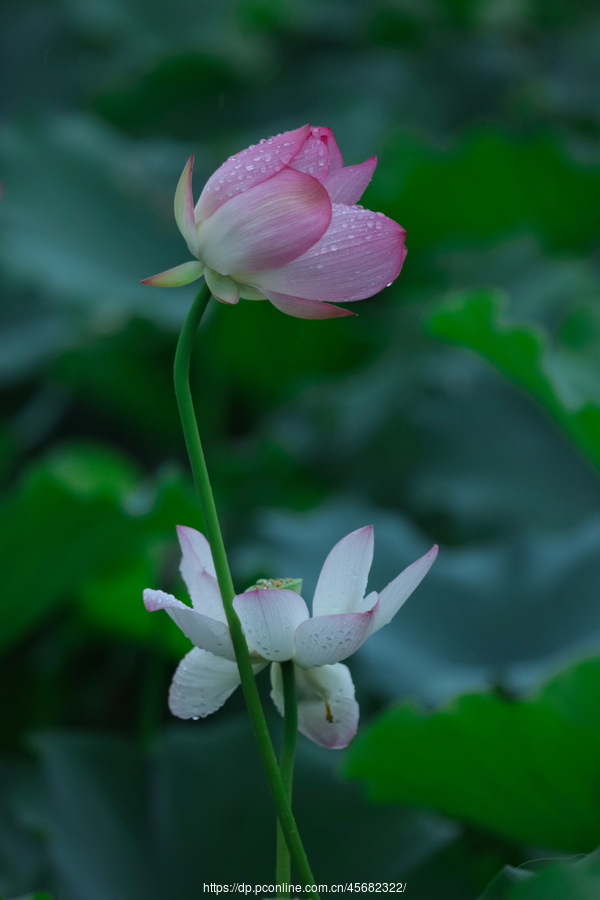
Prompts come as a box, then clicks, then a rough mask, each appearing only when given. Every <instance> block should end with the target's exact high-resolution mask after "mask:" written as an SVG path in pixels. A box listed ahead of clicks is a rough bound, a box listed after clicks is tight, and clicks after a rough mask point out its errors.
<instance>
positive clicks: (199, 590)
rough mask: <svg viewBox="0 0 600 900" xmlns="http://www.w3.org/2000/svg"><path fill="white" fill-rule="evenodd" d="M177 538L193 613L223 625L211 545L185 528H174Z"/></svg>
mask: <svg viewBox="0 0 600 900" xmlns="http://www.w3.org/2000/svg"><path fill="white" fill-rule="evenodd" d="M177 538H178V540H179V546H180V547H181V563H180V565H179V571H180V572H181V577H182V578H183V580H184V582H185V586H186V587H187V589H188V593H189V595H190V597H191V599H192V603H193V604H194V609H196V610H198V612H201V613H203V614H204V615H206V616H210V617H211V618H213V619H218V620H219V621H220V622H226V621H227V619H226V617H225V610H224V609H223V603H222V601H221V593H220V591H219V586H218V584H217V573H216V571H215V564H214V562H213V558H212V553H211V549H210V544H209V543H208V541H207V540H206V538H205V537H204V535H203V534H201V533H200V532H199V531H196V529H195V528H190V527H189V526H187V525H178V526H177Z"/></svg>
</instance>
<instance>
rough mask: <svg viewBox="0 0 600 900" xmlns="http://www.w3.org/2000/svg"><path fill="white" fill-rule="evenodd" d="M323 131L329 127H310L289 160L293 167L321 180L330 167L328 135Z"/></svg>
mask: <svg viewBox="0 0 600 900" xmlns="http://www.w3.org/2000/svg"><path fill="white" fill-rule="evenodd" d="M323 131H329V129H328V128H327V129H323V128H312V129H311V133H310V134H309V136H308V137H307V139H306V140H305V141H304V143H303V145H302V147H301V148H300V150H299V152H298V153H297V154H296V156H294V158H293V160H292V161H291V162H290V166H291V167H292V168H293V169H297V170H298V171H299V172H306V173H307V174H308V175H313V176H314V177H315V178H318V179H319V181H321V182H323V181H324V179H325V177H326V176H327V174H328V172H329V170H330V167H331V161H330V154H329V147H328V137H327V135H325V134H322V132H323ZM334 144H335V141H334ZM336 147H337V144H336ZM338 152H339V151H338Z"/></svg>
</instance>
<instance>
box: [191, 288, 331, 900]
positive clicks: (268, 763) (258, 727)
mask: <svg viewBox="0 0 600 900" xmlns="http://www.w3.org/2000/svg"><path fill="white" fill-rule="evenodd" d="M209 300H210V291H209V289H208V287H207V286H206V283H203V284H202V287H201V288H200V290H199V291H198V293H197V295H196V297H195V299H194V302H193V304H192V306H191V308H190V311H189V313H188V315H187V317H186V320H185V322H184V325H183V328H182V330H181V335H180V337H179V341H178V344H177V350H176V352H175V365H174V377H175V396H176V398H177V405H178V407H179V415H180V418H181V425H182V428H183V434H184V438H185V445H186V448H187V452H188V456H189V459H190V465H191V468H192V474H193V476H194V483H195V485H196V492H197V494H198V500H199V502H200V508H201V510H202V516H203V519H204V530H205V537H206V538H207V540H208V542H209V544H210V547H211V550H212V554H213V559H214V563H215V570H216V573H217V581H218V583H219V589H220V591H221V598H222V600H223V607H224V609H225V616H226V618H227V624H228V625H229V630H230V633H231V641H232V643H233V648H234V650H235V658H236V662H237V665H238V669H239V672H240V678H241V682H242V690H243V692H244V698H245V700H246V705H247V707H248V713H249V715H250V721H251V723H252V728H253V731H254V737H255V739H256V742H257V744H258V750H259V754H260V758H261V762H262V764H263V768H264V770H265V773H266V776H267V780H268V782H269V787H270V789H271V794H272V796H273V800H274V802H275V807H276V809H277V815H278V818H279V822H280V824H281V829H282V831H283V834H284V835H285V840H286V843H287V846H288V849H289V852H290V854H291V856H292V859H293V861H294V867H295V869H296V872H297V874H298V876H299V877H300V878H301V879H302V882H303V884H306V885H314V884H315V880H314V878H313V875H312V872H311V870H310V866H309V863H308V858H307V856H306V852H305V850H304V847H303V845H302V841H301V839H300V834H299V832H298V826H297V825H296V821H295V819H294V816H293V814H292V811H291V808H290V805H289V802H288V797H287V792H286V788H285V786H284V783H283V780H282V777H281V773H280V771H279V767H278V765H277V758H276V756H275V751H274V750H273V744H272V743H271V737H270V735H269V730H268V728H267V722H266V719H265V714H264V711H263V708H262V705H261V702H260V697H259V694H258V688H257V687H256V682H255V680H254V672H253V671H252V664H251V662H250V655H249V653H248V647H247V645H246V639H245V637H244V634H243V632H242V627H241V625H240V620H239V619H238V617H237V614H236V612H235V610H234V608H233V598H234V596H235V591H234V587H233V581H232V578H231V573H230V571H229V563H228V561H227V555H226V553H225V545H224V543H223V536H222V534H221V527H220V525H219V520H218V517H217V510H216V506H215V501H214V497H213V493H212V488H211V485H210V481H209V477H208V470H207V468H206V460H205V458H204V452H203V450H202V444H201V442H200V434H199V431H198V425H197V422H196V415H195V411H194V402H193V399H192V393H191V390H190V383H189V371H190V360H191V354H192V348H193V344H194V339H195V337H196V332H197V330H198V326H199V325H200V322H201V320H202V316H203V314H204V311H205V309H206V307H207V305H208V301H209ZM310 896H311V897H317V898H318V894H315V893H313V892H312V891H311V892H310Z"/></svg>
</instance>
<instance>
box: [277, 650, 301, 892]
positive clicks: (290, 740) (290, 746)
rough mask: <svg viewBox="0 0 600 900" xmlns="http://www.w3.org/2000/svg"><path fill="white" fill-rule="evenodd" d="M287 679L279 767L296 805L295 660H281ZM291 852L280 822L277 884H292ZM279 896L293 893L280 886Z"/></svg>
mask: <svg viewBox="0 0 600 900" xmlns="http://www.w3.org/2000/svg"><path fill="white" fill-rule="evenodd" d="M281 677H282V680H283V707H284V720H283V721H284V725H283V743H282V745H281V755H280V757H279V771H280V772H281V779H282V781H283V786H284V788H285V792H286V796H287V801H288V803H289V805H290V809H291V806H292V788H293V783H294V757H295V755H296V738H297V736H298V701H297V699H296V670H295V668H294V663H293V662H292V661H291V660H288V662H283V663H281ZM291 875H292V873H291V865H290V853H289V850H288V847H287V844H286V842H285V838H284V834H283V832H282V830H281V825H280V824H279V822H278V823H277V864H276V870H275V883H276V884H281V885H283V884H289V883H290V881H291ZM277 896H278V897H289V892H288V891H286V890H280V891H278V892H277Z"/></svg>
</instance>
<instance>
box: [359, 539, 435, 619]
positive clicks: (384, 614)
mask: <svg viewBox="0 0 600 900" xmlns="http://www.w3.org/2000/svg"><path fill="white" fill-rule="evenodd" d="M437 554H438V548H437V544H434V546H433V547H432V548H431V550H430V551H429V552H428V553H426V554H425V556H422V557H421V558H420V559H418V560H417V561H416V562H414V563H412V564H411V565H410V566H408V567H407V568H406V569H404V571H403V572H401V573H400V574H399V575H398V577H397V578H394V580H393V581H391V582H390V583H389V584H388V586H387V587H385V588H384V589H383V590H382V592H381V593H380V595H379V603H378V604H377V607H376V609H375V613H374V616H373V624H372V628H371V634H373V632H375V631H378V630H379V629H380V628H383V626H384V625H387V624H388V622H391V621H392V619H393V618H394V616H395V615H396V613H397V612H398V610H399V609H400V607H401V606H402V604H403V603H404V602H405V601H406V600H408V598H409V597H410V595H411V594H412V592H413V591H414V590H415V588H417V587H418V586H419V585H420V584H421V582H422V581H423V579H424V578H425V576H426V575H427V573H428V572H429V570H430V568H431V567H432V565H433V564H434V562H435V559H436V556H437Z"/></svg>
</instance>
